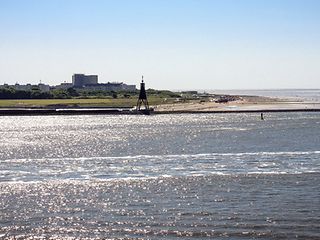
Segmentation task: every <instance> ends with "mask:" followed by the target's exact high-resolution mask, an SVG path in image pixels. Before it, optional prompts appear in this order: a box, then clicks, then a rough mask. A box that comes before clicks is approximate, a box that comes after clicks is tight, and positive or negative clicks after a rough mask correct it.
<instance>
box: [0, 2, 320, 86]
mask: <svg viewBox="0 0 320 240" xmlns="http://www.w3.org/2000/svg"><path fill="white" fill-rule="evenodd" d="M319 12H320V1H318V0H53V1H50V0H27V1H25V0H0V84H3V83H8V84H14V83H16V82H19V83H21V84H23V83H27V82H28V83H32V84H37V83H39V82H40V80H41V82H42V83H46V84H50V85H57V84H59V83H61V82H64V81H67V82H71V77H72V74H74V73H84V74H97V75H99V82H107V81H117V82H122V81H123V82H126V83H128V84H136V85H137V86H138V84H139V82H140V80H141V75H144V79H145V81H146V87H147V88H156V89H170V90H172V89H181V90H191V89H208V90H209V89H276V88H296V89H297V88H309V89H310V88H320V66H319V63H320V41H319V39H320V14H319Z"/></svg>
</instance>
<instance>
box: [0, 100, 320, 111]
mask: <svg viewBox="0 0 320 240" xmlns="http://www.w3.org/2000/svg"><path fill="white" fill-rule="evenodd" d="M135 104H136V99H134V98H130V99H121V98H120V99H54V100H52V99H36V100H0V115H2V116H5V115H80V114H114V115H117V114H140V113H139V112H137V111H135V109H134V108H135ZM150 104H151V108H152V109H153V110H154V111H153V113H154V114H182V113H241V112H297V111H299V112H306V111H310V112H311V111H316V112H320V102H306V101H301V100H298V99H278V98H268V97H258V96H230V95H227V96H225V95H224V96H218V97H216V98H212V97H206V98H199V99H192V100H181V99H176V98H174V99H173V98H172V99H167V98H166V99H163V98H151V99H150Z"/></svg>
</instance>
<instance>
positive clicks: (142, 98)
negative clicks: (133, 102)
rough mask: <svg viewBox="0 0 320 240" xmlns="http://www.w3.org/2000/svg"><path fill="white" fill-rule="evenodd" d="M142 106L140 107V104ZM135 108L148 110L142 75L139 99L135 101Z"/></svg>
mask: <svg viewBox="0 0 320 240" xmlns="http://www.w3.org/2000/svg"><path fill="white" fill-rule="evenodd" d="M142 105H143V106H144V108H143V109H141V106H142ZM137 110H138V111H141V110H142V111H146V112H148V111H149V103H148V99H147V93H146V88H145V84H144V82H143V76H142V81H141V83H140V94H139V99H138V102H137Z"/></svg>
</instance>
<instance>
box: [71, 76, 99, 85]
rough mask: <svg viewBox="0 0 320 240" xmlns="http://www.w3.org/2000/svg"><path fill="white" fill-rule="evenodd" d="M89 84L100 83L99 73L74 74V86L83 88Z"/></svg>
mask: <svg viewBox="0 0 320 240" xmlns="http://www.w3.org/2000/svg"><path fill="white" fill-rule="evenodd" d="M89 84H98V75H85V74H73V76H72V85H73V87H75V88H81V87H84V86H85V85H89Z"/></svg>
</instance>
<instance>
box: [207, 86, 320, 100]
mask: <svg viewBox="0 0 320 240" xmlns="http://www.w3.org/2000/svg"><path fill="white" fill-rule="evenodd" d="M206 92H210V93H217V94H231V95H232V94H235V95H251V96H263V97H277V98H286V99H292V100H299V101H311V102H320V89H266V90H207V91H206Z"/></svg>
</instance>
